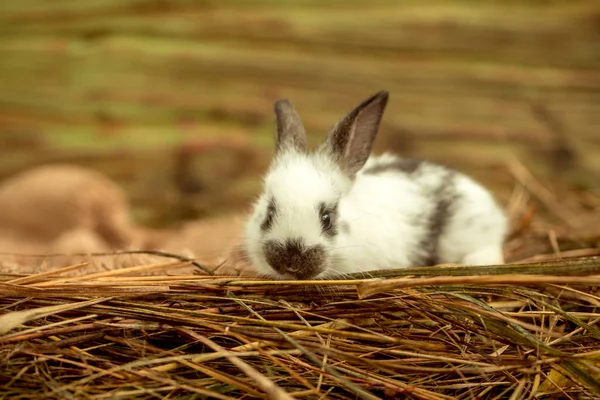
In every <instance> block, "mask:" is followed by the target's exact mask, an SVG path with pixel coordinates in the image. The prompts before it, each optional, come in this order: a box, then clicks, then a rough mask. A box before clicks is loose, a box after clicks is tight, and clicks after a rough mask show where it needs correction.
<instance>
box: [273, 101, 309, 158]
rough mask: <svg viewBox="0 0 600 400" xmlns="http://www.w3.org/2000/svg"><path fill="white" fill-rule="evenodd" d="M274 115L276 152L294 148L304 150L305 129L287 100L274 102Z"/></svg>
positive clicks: (299, 150)
mask: <svg viewBox="0 0 600 400" xmlns="http://www.w3.org/2000/svg"><path fill="white" fill-rule="evenodd" d="M275 117H276V119H277V140H276V141H277V143H276V150H275V151H276V152H277V153H279V152H281V151H282V150H285V149H294V150H296V151H298V152H303V153H305V152H306V131H305V130H304V126H303V125H302V121H300V116H299V115H298V113H297V112H296V109H295V108H294V106H293V105H292V103H291V102H290V101H289V100H285V99H282V100H277V101H276V102H275Z"/></svg>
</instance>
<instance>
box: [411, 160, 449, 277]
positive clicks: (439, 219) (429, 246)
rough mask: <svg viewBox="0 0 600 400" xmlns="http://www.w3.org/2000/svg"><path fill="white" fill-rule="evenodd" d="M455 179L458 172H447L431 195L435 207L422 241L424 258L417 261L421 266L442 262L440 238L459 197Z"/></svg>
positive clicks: (428, 219)
mask: <svg viewBox="0 0 600 400" xmlns="http://www.w3.org/2000/svg"><path fill="white" fill-rule="evenodd" d="M455 178H456V172H455V171H451V170H447V171H446V172H445V173H444V174H443V176H442V177H441V179H440V182H439V184H438V185H437V186H436V187H435V188H433V190H431V192H430V193H429V195H430V196H431V198H432V199H433V200H434V206H433V207H432V210H431V213H430V214H429V216H428V218H427V230H426V233H425V237H424V238H423V240H422V241H421V247H422V249H423V253H422V254H423V256H422V258H421V259H420V260H415V261H416V263H417V264H419V265H423V266H426V265H436V264H438V263H439V262H440V256H439V242H440V237H441V236H442V235H443V233H444V230H445V228H446V226H447V225H448V221H449V220H450V218H451V217H452V214H453V209H454V206H455V204H456V201H457V199H458V197H459V194H458V192H457V190H456V184H455Z"/></svg>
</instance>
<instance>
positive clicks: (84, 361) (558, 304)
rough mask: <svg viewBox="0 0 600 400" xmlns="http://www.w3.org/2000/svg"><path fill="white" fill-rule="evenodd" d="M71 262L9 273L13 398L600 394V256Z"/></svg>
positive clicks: (0, 284)
mask: <svg viewBox="0 0 600 400" xmlns="http://www.w3.org/2000/svg"><path fill="white" fill-rule="evenodd" d="M185 263H186V261H179V260H178V261H174V262H170V263H166V264H161V265H156V264H154V265H147V266H138V267H134V268H131V269H130V271H129V273H134V272H137V273H139V272H140V271H141V270H144V269H152V270H154V272H156V271H157V270H160V269H161V268H163V269H164V270H170V268H172V267H174V266H182V265H183V264H185ZM81 267H83V265H82V266H81ZM73 268H77V266H73V267H71V268H70V269H71V270H72V269H73ZM65 271H69V268H66V269H63V270H61V271H58V272H56V273H51V272H50V273H49V272H45V273H43V274H38V275H27V276H16V275H10V276H8V275H3V276H1V277H0V309H1V310H2V312H3V315H2V316H0V332H1V336H0V344H1V347H0V349H1V350H0V359H1V366H0V371H1V373H0V386H2V387H3V388H4V389H3V398H6V399H13V398H24V397H26V398H28V399H37V398H45V399H47V398H60V399H105V398H111V399H118V398H128V399H129V398H140V399H145V398H186V399H188V398H189V399H191V398H216V399H239V398H272V399H291V398H307V399H319V398H330V399H336V398H338V399H339V398H362V399H374V398H390V397H395V398H410V399H450V398H459V399H462V398H464V399H475V398H478V399H480V398H483V399H500V398H511V399H521V398H523V399H531V398H549V397H552V396H558V397H560V398H580V399H585V398H594V397H595V396H598V395H600V383H599V381H598V376H600V361H599V360H600V328H599V327H597V324H598V322H599V321H600V309H599V307H600V293H598V290H597V287H598V286H600V257H576V258H565V259H562V260H554V261H546V262H539V263H523V264H514V265H505V266H497V267H477V268H475V267H456V266H439V267H433V268H413V269H404V270H398V271H385V273H381V274H377V273H374V274H373V276H374V277H371V278H364V277H362V278H361V277H359V276H356V277H353V278H352V279H348V280H336V281H294V282H278V281H261V280H258V279H252V278H239V277H216V276H205V275H191V276H173V275H163V276H123V275H124V273H123V271H121V270H115V271H107V272H105V273H100V274H99V273H95V274H90V275H87V276H83V277H82V276H60V273H61V272H65ZM382 277H383V278H382ZM380 279H384V280H383V281H382V280H380ZM596 398H597V397H596Z"/></svg>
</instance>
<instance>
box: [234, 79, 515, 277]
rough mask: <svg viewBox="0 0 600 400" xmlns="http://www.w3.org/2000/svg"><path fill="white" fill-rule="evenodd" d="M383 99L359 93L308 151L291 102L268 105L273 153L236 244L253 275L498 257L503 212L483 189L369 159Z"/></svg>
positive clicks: (442, 171) (437, 172)
mask: <svg viewBox="0 0 600 400" xmlns="http://www.w3.org/2000/svg"><path fill="white" fill-rule="evenodd" d="M388 98H389V93H388V92H387V91H380V92H378V93H376V94H374V95H372V96H371V97H369V98H367V99H366V100H364V101H363V102H362V103H360V104H359V105H358V106H356V107H355V108H354V109H353V110H352V111H350V112H349V113H348V114H347V115H346V116H345V117H344V118H342V119H341V120H340V121H339V122H338V123H337V124H336V125H335V126H333V127H332V128H331V130H330V132H329V134H328V135H327V137H326V139H325V141H324V142H323V143H322V144H321V145H320V146H319V147H318V148H317V149H316V151H314V152H312V153H309V152H308V151H307V140H306V132H305V129H304V127H303V125H302V122H301V121H300V117H299V115H298V113H297V112H296V110H295V108H294V106H293V105H292V103H291V102H290V101H289V100H287V99H282V100H278V101H276V102H275V107H274V108H275V115H276V122H277V133H276V148H275V157H274V159H273V160H272V163H271V165H270V168H269V169H268V171H267V173H266V175H265V176H264V178H263V193H262V194H261V195H260V196H259V198H258V200H257V201H256V202H255V203H254V205H253V206H252V211H251V214H250V217H249V218H248V219H247V222H246V224H245V232H244V238H243V245H242V246H243V250H244V253H245V254H246V256H247V257H248V259H249V261H250V262H251V264H252V265H253V266H254V268H255V269H256V271H257V272H258V273H259V274H260V275H263V276H268V277H272V278H276V279H299V280H306V279H324V278H331V277H333V276H344V275H347V274H351V273H356V272H368V271H373V270H383V269H392V268H404V267H410V266H431V265H437V264H446V263H454V264H457V263H458V264H466V265H490V264H502V263H504V259H503V253H502V250H503V243H504V239H505V236H506V231H507V218H506V216H505V214H504V211H503V210H502V209H501V208H500V206H499V205H498V203H497V202H496V200H495V199H494V197H493V196H492V195H491V194H490V192H488V191H487V190H486V189H484V188H483V187H482V186H480V185H479V184H478V183H476V182H475V181H474V180H472V179H471V178H469V177H467V176H466V175H463V174H461V173H459V172H456V171H454V170H451V169H448V168H446V167H444V166H442V165H439V164H436V163H433V162H428V161H424V160H417V159H409V158H403V157H399V156H397V155H393V154H390V153H383V154H382V155H380V156H370V153H371V149H372V146H373V142H374V140H375V137H376V135H377V131H378V129H379V125H380V121H381V119H382V116H383V112H384V109H385V107H386V105H387V103H388Z"/></svg>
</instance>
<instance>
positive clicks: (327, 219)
mask: <svg viewBox="0 0 600 400" xmlns="http://www.w3.org/2000/svg"><path fill="white" fill-rule="evenodd" d="M387 101H388V93H387V92H385V91H382V92H379V93H377V94H375V95H373V96H371V97H369V98H368V99H366V100H365V101H363V102H362V103H361V104H359V105H358V106H356V107H355V108H354V109H352V111H350V112H349V113H348V114H347V115H346V116H345V117H344V118H342V119H341V120H340V121H339V122H338V123H337V124H336V125H335V126H333V128H331V130H330V132H329V134H328V135H327V137H326V139H325V141H324V142H323V144H322V145H321V146H319V147H318V148H317V149H316V151H314V152H309V151H308V149H307V140H306V131H305V129H304V127H303V125H302V122H301V120H300V117H299V115H298V113H297V112H296V110H295V109H294V107H293V105H292V104H291V103H290V102H289V101H288V100H279V101H277V102H276V103H275V115H276V121H277V134H276V150H275V157H274V159H273V161H272V164H271V167H270V169H269V171H268V172H267V174H266V176H265V177H264V180H263V181H264V183H263V192H262V194H261V196H260V197H259V199H258V201H257V202H256V203H255V205H254V210H253V213H252V215H251V217H250V219H249V220H248V222H247V224H246V229H245V238H244V247H245V252H246V254H247V255H248V257H249V259H250V261H251V263H252V264H253V266H254V267H255V268H256V269H257V271H258V272H259V273H261V274H264V275H267V276H272V277H275V278H279V279H312V278H320V277H323V276H326V275H328V273H331V268H332V267H333V266H334V265H335V260H334V259H332V258H333V256H332V251H331V250H332V249H334V248H335V246H336V237H337V235H338V234H340V231H343V230H344V221H343V220H342V219H340V216H339V214H338V204H339V202H340V199H342V198H343V197H344V196H345V195H346V194H347V193H348V192H349V191H350V190H351V189H352V186H353V182H354V178H355V176H356V173H357V172H358V171H359V170H360V169H361V168H362V167H363V166H364V164H365V163H366V161H367V159H368V158H369V155H370V153H371V148H372V145H373V141H374V140H375V136H376V135H377V131H378V129H379V124H380V121H381V117H382V115H383V112H384V109H385V107H386V104H387Z"/></svg>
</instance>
